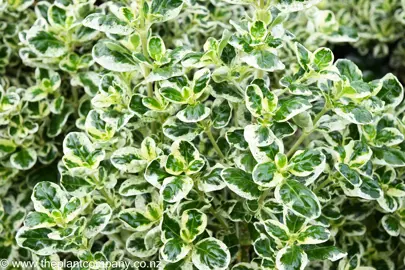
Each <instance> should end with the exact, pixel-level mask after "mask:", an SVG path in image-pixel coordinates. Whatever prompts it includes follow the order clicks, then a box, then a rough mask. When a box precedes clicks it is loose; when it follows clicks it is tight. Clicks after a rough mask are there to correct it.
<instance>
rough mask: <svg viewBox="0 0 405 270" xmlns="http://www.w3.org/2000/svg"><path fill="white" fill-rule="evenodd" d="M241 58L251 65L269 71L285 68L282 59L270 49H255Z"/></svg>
mask: <svg viewBox="0 0 405 270" xmlns="http://www.w3.org/2000/svg"><path fill="white" fill-rule="evenodd" d="M241 60H242V61H243V62H245V63H246V64H248V65H249V66H251V67H254V68H256V69H259V70H264V71H268V72H274V71H276V70H283V69H284V68H285V66H284V64H283V63H282V62H281V61H280V59H279V58H278V57H277V56H276V55H275V54H273V53H271V52H269V51H261V50H255V51H253V52H251V53H249V54H246V55H245V56H243V57H242V58H241Z"/></svg>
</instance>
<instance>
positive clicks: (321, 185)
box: [314, 175, 333, 193]
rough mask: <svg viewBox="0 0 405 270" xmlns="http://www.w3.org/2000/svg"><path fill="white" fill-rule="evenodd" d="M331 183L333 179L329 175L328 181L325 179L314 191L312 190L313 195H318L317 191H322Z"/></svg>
mask: <svg viewBox="0 0 405 270" xmlns="http://www.w3.org/2000/svg"><path fill="white" fill-rule="evenodd" d="M332 181H333V178H332V176H331V175H329V177H328V179H326V180H325V181H323V182H322V184H320V185H319V186H318V187H317V188H316V189H314V193H318V191H320V190H321V189H323V188H324V187H326V186H327V185H328V184H329V183H330V182H332Z"/></svg>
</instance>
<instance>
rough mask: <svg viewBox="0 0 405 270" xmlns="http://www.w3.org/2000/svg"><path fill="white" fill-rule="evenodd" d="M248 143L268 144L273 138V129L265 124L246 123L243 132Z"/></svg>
mask: <svg viewBox="0 0 405 270" xmlns="http://www.w3.org/2000/svg"><path fill="white" fill-rule="evenodd" d="M243 135H244V137H245V140H246V141H247V142H248V143H249V145H256V146H260V147H261V146H268V145H270V144H272V143H273V142H274V140H275V136H274V134H273V131H272V130H271V128H270V127H269V126H266V125H247V126H246V127H245V131H244V133H243Z"/></svg>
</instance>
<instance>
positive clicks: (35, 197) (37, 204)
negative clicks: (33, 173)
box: [31, 182, 68, 214]
mask: <svg viewBox="0 0 405 270" xmlns="http://www.w3.org/2000/svg"><path fill="white" fill-rule="evenodd" d="M31 200H32V202H33V204H34V208H35V210H36V211H38V212H42V213H47V214H50V213H51V212H52V211H54V210H58V211H59V210H61V209H62V208H63V206H64V205H65V204H66V203H67V201H68V200H67V198H66V194H65V192H64V191H63V190H62V189H61V188H60V187H59V186H58V185H57V184H54V183H51V182H40V183H38V184H36V185H35V187H34V190H33V191H32V195H31Z"/></svg>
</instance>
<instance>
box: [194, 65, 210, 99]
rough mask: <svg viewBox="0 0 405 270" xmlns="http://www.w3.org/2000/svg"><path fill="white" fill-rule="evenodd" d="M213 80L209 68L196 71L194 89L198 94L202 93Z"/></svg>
mask: <svg viewBox="0 0 405 270" xmlns="http://www.w3.org/2000/svg"><path fill="white" fill-rule="evenodd" d="M210 80H211V72H210V70H209V69H201V70H198V71H197V72H196V73H194V77H193V85H192V89H193V92H194V94H197V96H199V95H201V94H202V93H203V91H204V90H205V89H206V87H207V86H208V84H209V82H210Z"/></svg>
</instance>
